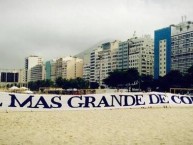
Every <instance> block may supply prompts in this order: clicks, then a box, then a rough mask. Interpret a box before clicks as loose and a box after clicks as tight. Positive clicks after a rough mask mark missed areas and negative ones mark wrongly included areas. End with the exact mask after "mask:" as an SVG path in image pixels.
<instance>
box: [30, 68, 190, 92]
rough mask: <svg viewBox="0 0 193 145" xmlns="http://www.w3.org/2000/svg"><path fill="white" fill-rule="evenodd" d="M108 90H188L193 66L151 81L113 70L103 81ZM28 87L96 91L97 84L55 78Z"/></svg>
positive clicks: (145, 76)
mask: <svg viewBox="0 0 193 145" xmlns="http://www.w3.org/2000/svg"><path fill="white" fill-rule="evenodd" d="M103 82H104V84H105V85H106V86H107V87H108V88H116V89H131V90H130V91H132V89H138V90H143V91H147V90H148V89H151V90H152V91H162V92H165V91H169V89H170V88H190V87H193V66H192V67H190V68H189V69H188V70H187V73H185V74H182V73H180V72H179V71H177V70H172V71H170V72H169V73H168V74H167V75H165V76H163V77H159V78H158V79H156V80H155V79H153V76H150V75H141V76H140V75H139V73H138V71H137V70H136V69H133V68H132V69H128V70H127V71H119V70H114V71H113V72H109V75H108V77H107V78H106V79H104V80H103ZM28 87H29V88H30V89H31V90H32V91H38V90H39V88H40V87H60V88H63V89H69V88H76V89H89V88H90V89H97V88H98V87H99V84H98V83H97V82H89V81H86V80H84V79H83V78H75V79H69V80H67V79H63V78H61V77H59V78H57V79H56V80H55V82H53V81H51V80H39V81H36V82H29V83H28Z"/></svg>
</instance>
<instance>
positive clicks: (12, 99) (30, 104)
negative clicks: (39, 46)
mask: <svg viewBox="0 0 193 145" xmlns="http://www.w3.org/2000/svg"><path fill="white" fill-rule="evenodd" d="M9 95H10V96H11V104H10V105H9V106H8V107H17V106H16V102H17V104H18V105H19V107H24V106H25V105H27V104H29V105H28V106H27V107H28V108H31V107H32V98H33V97H34V96H29V97H28V98H27V99H26V100H25V101H24V102H22V103H21V102H19V100H18V99H17V97H16V96H15V95H14V94H9Z"/></svg>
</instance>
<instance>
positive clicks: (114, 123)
mask: <svg viewBox="0 0 193 145" xmlns="http://www.w3.org/2000/svg"><path fill="white" fill-rule="evenodd" d="M0 144H1V145H31V144H33V145H52V144H53V145H145V144H147V145H157V144H161V145H166V144H167V145H172V144H174V145H189V144H193V108H167V109H166V108H152V109H117V110H93V111H61V112H9V113H5V112H0Z"/></svg>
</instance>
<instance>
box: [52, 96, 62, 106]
mask: <svg viewBox="0 0 193 145" xmlns="http://www.w3.org/2000/svg"><path fill="white" fill-rule="evenodd" d="M55 98H58V99H59V100H60V101H61V96H55V97H53V98H52V99H51V102H52V103H53V104H54V105H57V107H54V106H53V105H51V106H50V108H61V107H62V103H60V102H57V101H56V100H55Z"/></svg>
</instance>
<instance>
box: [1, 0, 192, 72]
mask: <svg viewBox="0 0 193 145" xmlns="http://www.w3.org/2000/svg"><path fill="white" fill-rule="evenodd" d="M192 6H193V1H192V0H0V69H2V68H23V67H24V59H25V57H27V56H29V55H38V56H41V57H43V59H44V60H49V59H52V58H57V57H65V56H68V55H75V54H78V53H80V52H81V51H84V50H85V49H88V48H90V47H91V46H93V45H95V44H97V43H98V42H101V41H104V40H114V39H117V40H121V41H125V40H126V39H128V38H129V37H131V36H132V35H133V33H134V31H136V34H137V36H142V35H144V34H150V35H151V36H152V37H153V34H154V30H156V29H159V28H163V27H166V26H168V25H170V24H178V23H179V22H181V16H182V15H186V16H187V20H190V21H193V8H192Z"/></svg>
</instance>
